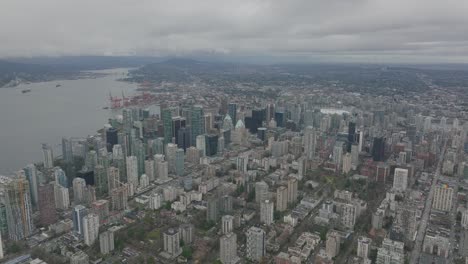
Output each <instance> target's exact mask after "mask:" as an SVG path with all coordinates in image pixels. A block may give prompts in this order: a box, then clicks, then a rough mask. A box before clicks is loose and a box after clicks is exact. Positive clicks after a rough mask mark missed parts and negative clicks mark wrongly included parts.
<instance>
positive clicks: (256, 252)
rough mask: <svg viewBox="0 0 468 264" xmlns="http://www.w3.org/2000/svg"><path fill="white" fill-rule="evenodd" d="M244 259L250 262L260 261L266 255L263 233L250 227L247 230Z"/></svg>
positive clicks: (261, 230)
mask: <svg viewBox="0 0 468 264" xmlns="http://www.w3.org/2000/svg"><path fill="white" fill-rule="evenodd" d="M246 237H247V243H246V244H247V245H246V250H247V252H246V257H247V258H248V259H249V260H252V261H260V260H262V258H263V257H264V256H265V254H266V242H265V231H263V229H261V228H258V227H255V226H252V227H250V228H249V229H248V230H247V233H246Z"/></svg>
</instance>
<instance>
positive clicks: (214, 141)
mask: <svg viewBox="0 0 468 264" xmlns="http://www.w3.org/2000/svg"><path fill="white" fill-rule="evenodd" d="M205 149H206V155H207V156H214V155H216V153H218V135H216V134H210V135H206V148H205Z"/></svg>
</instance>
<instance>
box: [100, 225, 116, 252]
mask: <svg viewBox="0 0 468 264" xmlns="http://www.w3.org/2000/svg"><path fill="white" fill-rule="evenodd" d="M99 246H100V249H101V254H103V255H106V254H109V253H110V252H111V251H114V232H112V231H110V230H107V231H104V232H102V233H101V234H100V235H99Z"/></svg>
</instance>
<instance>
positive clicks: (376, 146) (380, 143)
mask: <svg viewBox="0 0 468 264" xmlns="http://www.w3.org/2000/svg"><path fill="white" fill-rule="evenodd" d="M372 158H373V160H374V161H384V158H385V139H384V138H383V137H376V138H374V143H373V144H372Z"/></svg>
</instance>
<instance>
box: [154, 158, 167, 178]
mask: <svg viewBox="0 0 468 264" xmlns="http://www.w3.org/2000/svg"><path fill="white" fill-rule="evenodd" d="M156 163H157V172H158V178H157V180H159V181H166V180H167V179H168V178H169V177H168V174H169V164H168V162H167V161H165V160H162V161H157V162H156Z"/></svg>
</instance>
